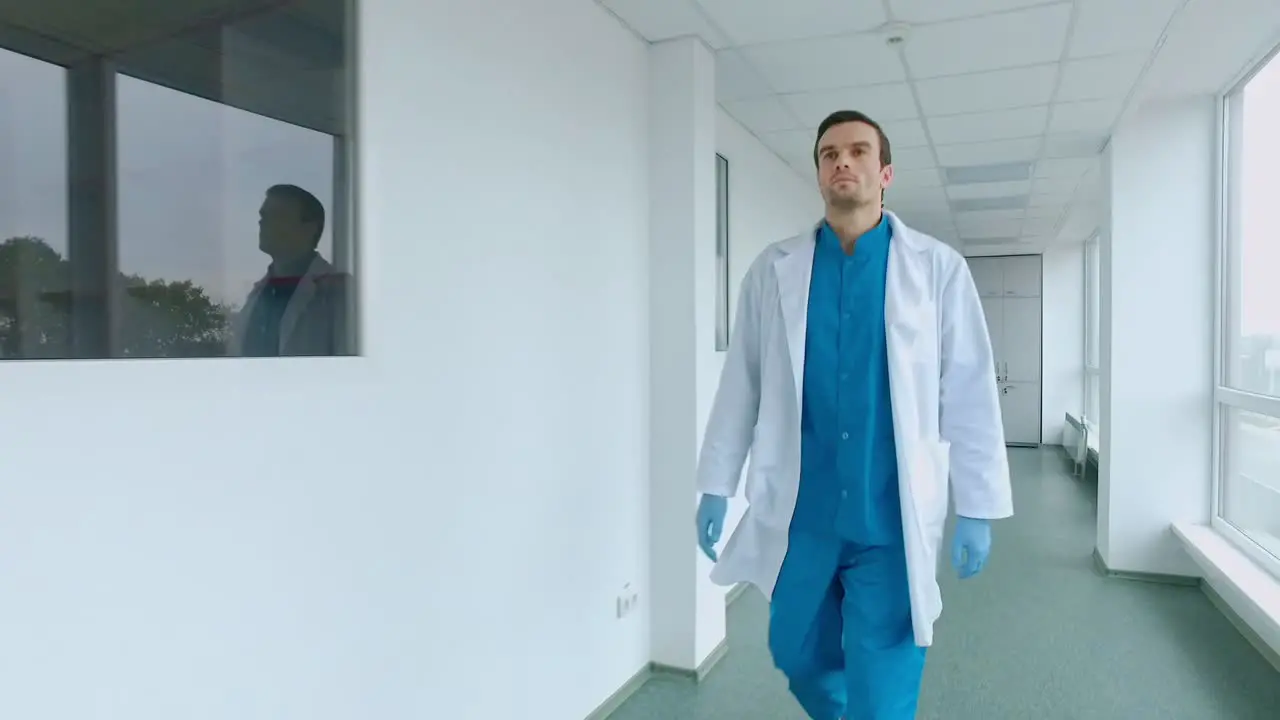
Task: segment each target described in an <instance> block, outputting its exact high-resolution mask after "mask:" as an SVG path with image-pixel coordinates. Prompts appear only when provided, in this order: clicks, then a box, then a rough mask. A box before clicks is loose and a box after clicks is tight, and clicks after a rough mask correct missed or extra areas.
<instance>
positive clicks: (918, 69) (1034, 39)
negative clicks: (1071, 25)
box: [904, 2, 1071, 78]
mask: <svg viewBox="0 0 1280 720" xmlns="http://www.w3.org/2000/svg"><path fill="white" fill-rule="evenodd" d="M1070 17H1071V3H1069V2H1064V3H1054V4H1052V5H1043V6H1040V7H1034V8H1029V9H1026V10H1019V11H1015V12H1009V13H1001V14H998V15H987V16H983V17H980V18H974V19H971V20H957V21H954V22H946V23H938V24H936V25H925V26H923V27H919V28H916V29H915V30H914V31H913V32H912V33H911V35H910V37H909V38H908V39H907V42H906V44H905V46H904V48H905V50H904V52H905V54H906V57H907V64H908V65H909V66H910V67H911V72H912V74H913V76H914V77H916V78H928V77H938V76H941V75H958V74H960V73H968V72H981V71H984V70H1000V69H1003V68H1011V67H1018V66H1021V65H1036V64H1039V63H1048V62H1056V61H1057V60H1058V59H1059V58H1060V57H1061V56H1062V49H1063V47H1064V45H1065V44H1066V41H1067V25H1068V21H1069V19H1070Z"/></svg>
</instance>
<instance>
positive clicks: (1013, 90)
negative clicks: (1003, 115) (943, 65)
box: [916, 64, 1058, 116]
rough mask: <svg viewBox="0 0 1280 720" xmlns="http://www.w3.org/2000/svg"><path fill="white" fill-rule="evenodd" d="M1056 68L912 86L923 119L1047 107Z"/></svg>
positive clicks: (998, 72) (973, 75) (995, 72)
mask: <svg viewBox="0 0 1280 720" xmlns="http://www.w3.org/2000/svg"><path fill="white" fill-rule="evenodd" d="M1057 72H1058V66H1057V65H1056V64H1050V65H1032V66H1031V67H1024V68H1014V69H1011V70H993V71H991V72H983V73H970V74H968V75H952V76H949V77H940V78H930V79H928V80H918V81H917V82H916V92H917V94H919V96H920V108H921V110H923V111H924V114H925V115H930V116H932V115H958V114H961V113H970V112H987V111H991V110H1005V109H1008V108H1016V107H1026V106H1028V105H1048V104H1049V103H1050V102H1051V101H1052V100H1053V81H1054V78H1055V77H1056V76H1057Z"/></svg>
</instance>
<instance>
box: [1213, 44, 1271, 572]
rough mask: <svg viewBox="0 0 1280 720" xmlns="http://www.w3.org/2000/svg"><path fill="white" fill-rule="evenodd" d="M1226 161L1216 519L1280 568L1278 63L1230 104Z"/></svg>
mask: <svg viewBox="0 0 1280 720" xmlns="http://www.w3.org/2000/svg"><path fill="white" fill-rule="evenodd" d="M1223 117H1224V127H1225V128H1226V129H1227V133H1226V139H1227V142H1226V158H1225V163H1224V169H1225V173H1224V179H1225V180H1226V185H1225V193H1224V197H1225V200H1226V202H1225V203H1224V207H1225V210H1226V212H1225V213H1224V218H1223V219H1224V222H1223V229H1224V231H1225V232H1223V235H1222V237H1223V252H1222V253H1221V257H1222V259H1223V263H1222V269H1223V272H1222V283H1221V287H1222V291H1223V293H1222V296H1221V297H1220V299H1219V318H1220V322H1219V326H1220V328H1221V333H1222V335H1221V341H1220V349H1221V355H1220V362H1219V371H1218V374H1219V384H1218V388H1217V391H1216V393H1215V395H1216V398H1217V401H1218V438H1217V440H1218V448H1219V452H1218V456H1219V460H1220V463H1219V467H1218V469H1217V470H1218V471H1217V473H1216V478H1215V483H1214V484H1215V490H1214V496H1215V497H1214V500H1215V505H1216V510H1215V518H1214V524H1215V526H1216V527H1218V528H1219V529H1220V530H1221V531H1222V532H1223V533H1224V534H1225V535H1227V536H1228V537H1230V538H1232V539H1234V540H1235V541H1236V542H1237V543H1238V544H1239V545H1240V546H1241V547H1242V548H1244V549H1245V550H1246V551H1248V552H1249V553H1250V554H1251V555H1253V557H1254V558H1255V559H1258V560H1259V561H1260V562H1262V563H1263V564H1264V565H1266V566H1267V567H1269V568H1271V569H1272V570H1273V571H1275V572H1277V573H1280V286H1277V284H1276V280H1275V278H1276V277H1277V276H1280V209H1277V208H1276V207H1275V202H1274V200H1273V199H1272V197H1271V195H1273V194H1274V193H1273V188H1274V187H1275V185H1276V183H1277V182H1280V169H1278V168H1280V139H1277V138H1276V136H1275V126H1276V123H1277V122H1280V60H1276V59H1274V57H1273V58H1272V59H1270V60H1268V61H1267V62H1265V63H1263V65H1262V66H1261V67H1260V68H1259V69H1258V71H1257V72H1256V73H1255V74H1254V75H1253V76H1252V77H1250V78H1248V79H1247V80H1246V81H1245V82H1244V83H1242V84H1241V86H1240V87H1239V88H1238V89H1237V90H1235V91H1233V92H1232V93H1230V94H1229V95H1228V96H1227V98H1226V101H1225V103H1224V116H1223Z"/></svg>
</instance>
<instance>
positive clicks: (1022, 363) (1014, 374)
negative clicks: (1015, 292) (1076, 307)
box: [1000, 293, 1042, 445]
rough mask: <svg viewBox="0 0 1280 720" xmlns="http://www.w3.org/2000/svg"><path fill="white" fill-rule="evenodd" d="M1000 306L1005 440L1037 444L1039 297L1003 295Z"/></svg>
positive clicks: (1038, 431)
mask: <svg viewBox="0 0 1280 720" xmlns="http://www.w3.org/2000/svg"><path fill="white" fill-rule="evenodd" d="M1037 294H1038V293H1037ZM1000 305H1001V313H1002V314H1003V316H1004V318H1003V319H1004V323H1003V324H1004V326H1003V327H1002V328H1001V332H1002V333H1003V337H1004V343H1003V345H1002V346H1001V354H1000V375H1001V377H1002V378H1003V387H1002V389H1001V391H1000V392H1001V396H1000V409H1001V411H1002V412H1003V413H1004V431H1005V436H1004V440H1005V442H1006V443H1009V444H1010V445H1039V444H1040V423H1041V414H1040V400H1041V398H1040V353H1041V347H1042V342H1041V335H1040V298H1038V297H1009V296H1005V297H1004V298H1001V300H1000Z"/></svg>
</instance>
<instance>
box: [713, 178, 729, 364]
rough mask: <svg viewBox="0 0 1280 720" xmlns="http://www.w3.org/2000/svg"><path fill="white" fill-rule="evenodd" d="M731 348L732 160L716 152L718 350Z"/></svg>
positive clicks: (723, 350) (722, 350)
mask: <svg viewBox="0 0 1280 720" xmlns="http://www.w3.org/2000/svg"><path fill="white" fill-rule="evenodd" d="M728 349H729V160H728V159H727V158H725V156H723V155H720V154H717V155H716V352H725V351H726V350H728Z"/></svg>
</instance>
